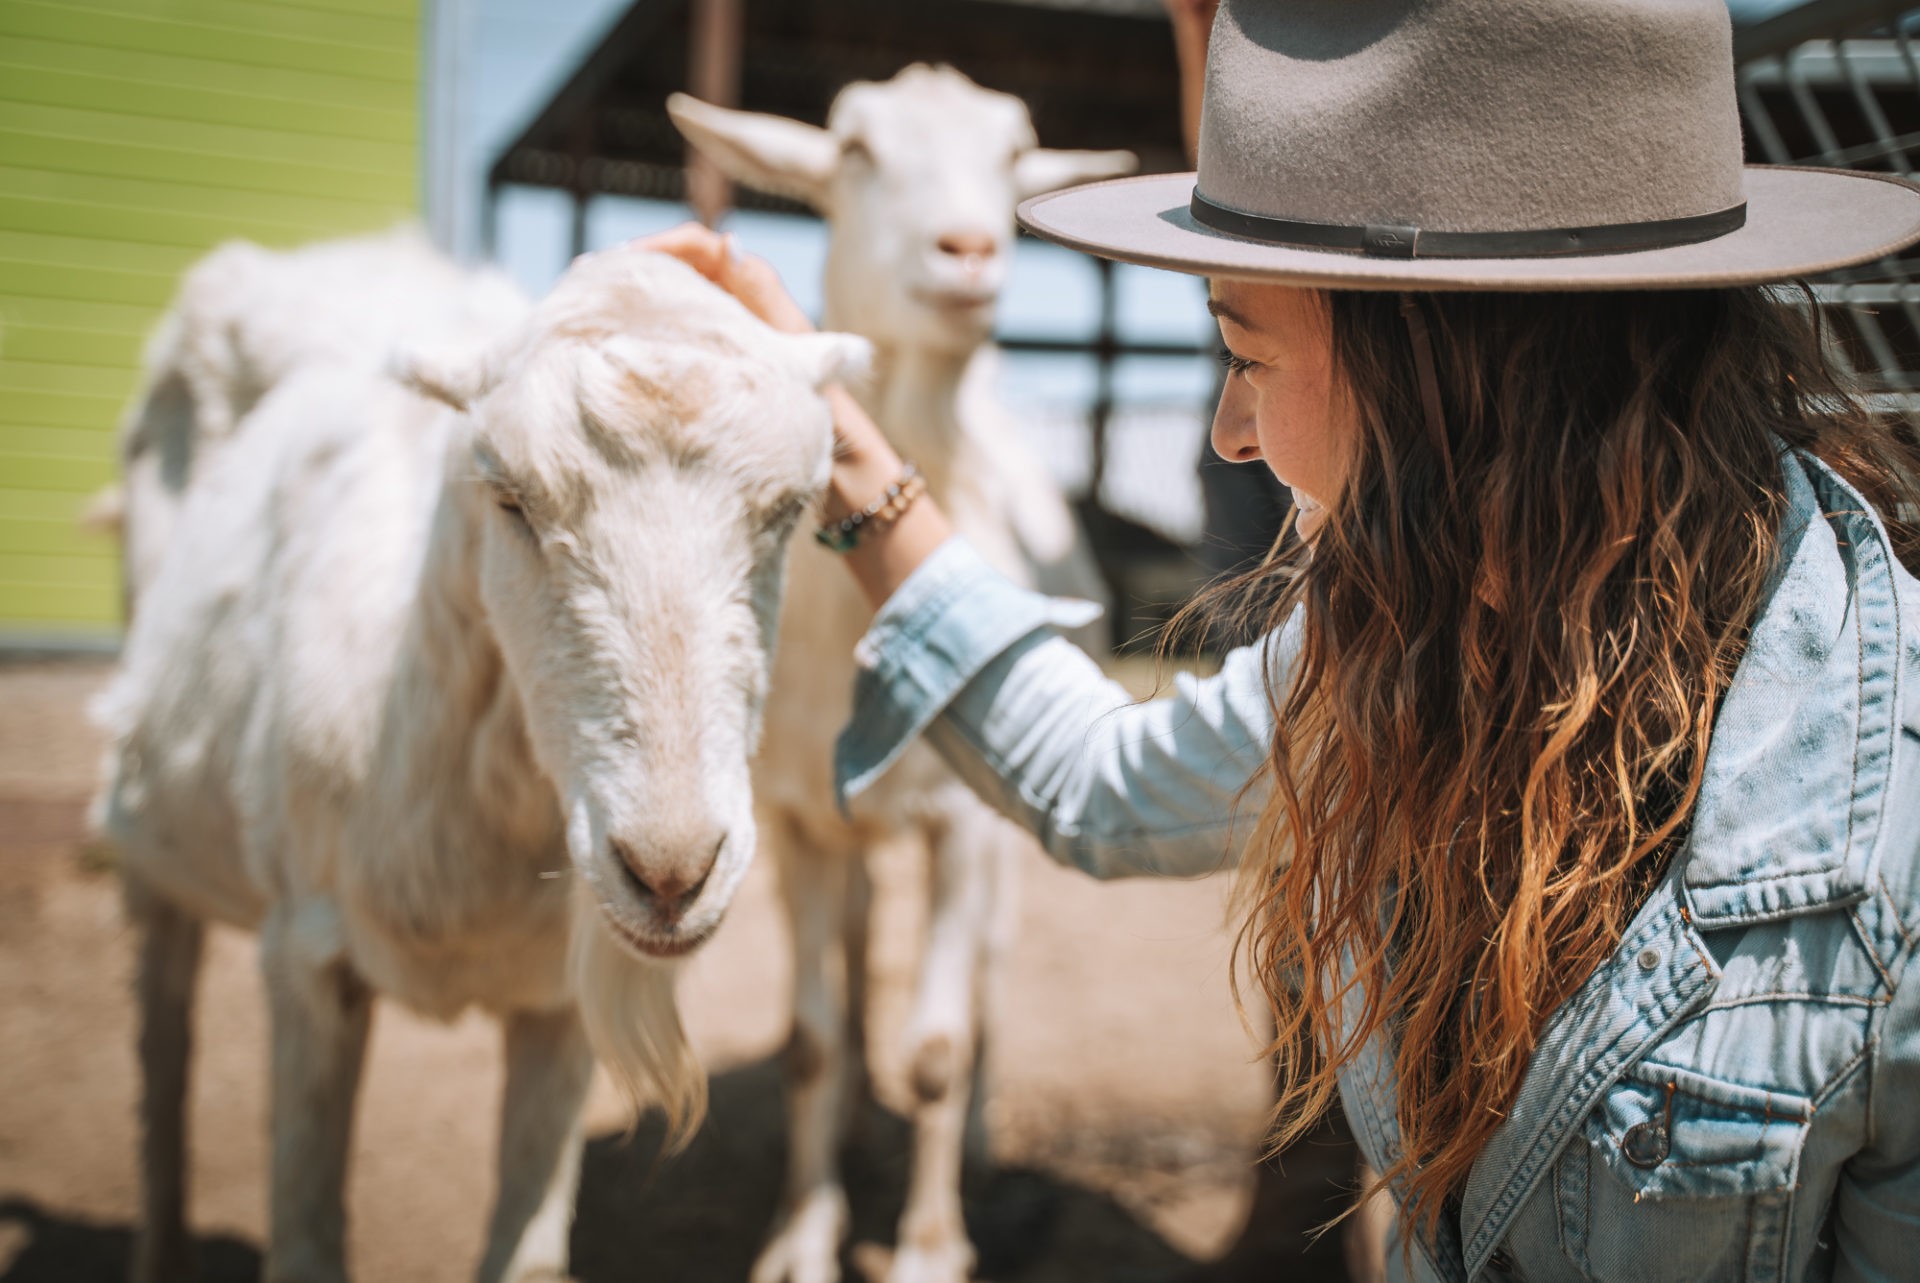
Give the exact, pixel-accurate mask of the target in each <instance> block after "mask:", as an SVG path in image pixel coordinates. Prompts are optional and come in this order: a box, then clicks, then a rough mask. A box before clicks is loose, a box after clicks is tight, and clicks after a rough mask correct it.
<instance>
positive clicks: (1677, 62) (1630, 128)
mask: <svg viewBox="0 0 1920 1283" xmlns="http://www.w3.org/2000/svg"><path fill="white" fill-rule="evenodd" d="M1199 159H1200V165H1199V170H1200V172H1199V176H1198V191H1199V193H1200V194H1201V195H1202V196H1203V197H1204V198H1205V199H1206V200H1208V201H1211V202H1213V203H1214V204H1216V205H1220V206H1223V207H1225V208H1227V209H1229V210H1237V211H1240V212H1243V213H1246V214H1253V215H1259V216H1262V217H1267V218H1276V219H1285V220H1290V221H1296V222H1303V223H1324V224H1333V225H1339V226H1384V227H1405V228H1418V229H1421V230H1424V231H1434V232H1512V231H1532V230H1542V229H1556V228H1572V227H1595V226H1606V225H1614V224H1629V223H1643V222H1654V221H1659V220H1667V219H1692V218H1700V217H1702V216H1706V215H1710V214H1714V213H1717V212H1719V211H1722V210H1727V209H1730V208H1732V207H1735V206H1738V205H1739V204H1740V203H1741V201H1742V188H1741V173H1742V153H1741V142H1740V118H1739V110H1738V106H1737V102H1736V98H1735V89H1734V71H1733V48H1732V25H1731V21H1730V19H1729V17H1728V13H1727V8H1726V5H1725V3H1724V0H1223V3H1222V5H1221V7H1220V12H1219V16H1218V18H1217V19H1216V21H1215V23H1214V29H1213V40H1212V45H1211V48H1210V52H1209V56H1208V67H1207V90H1206V99H1205V106H1204V109H1203V112H1202V120H1201V132H1200V158H1199Z"/></svg>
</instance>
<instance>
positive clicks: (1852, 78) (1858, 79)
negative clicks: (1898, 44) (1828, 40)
mask: <svg viewBox="0 0 1920 1283" xmlns="http://www.w3.org/2000/svg"><path fill="white" fill-rule="evenodd" d="M1850 43H1851V42H1849V41H1846V40H1836V41H1834V42H1833V53H1834V57H1836V58H1838V59H1839V60H1840V64H1841V66H1842V67H1843V68H1844V69H1845V71H1846V76H1847V82H1848V83H1849V84H1850V85H1852V86H1853V97H1854V101H1856V102H1858V103H1859V104H1860V114H1861V115H1863V116H1865V117H1866V118H1867V127H1868V128H1870V129H1872V130H1873V133H1874V137H1875V139H1876V140H1877V141H1878V142H1879V143H1880V144H1881V146H1882V147H1883V148H1885V152H1884V154H1885V156H1886V158H1887V159H1888V160H1890V161H1891V162H1893V169H1894V172H1895V173H1898V174H1911V173H1912V172H1913V162H1912V161H1911V160H1909V159H1908V158H1907V153H1906V149H1905V148H1904V147H1902V146H1901V145H1900V142H1899V140H1898V139H1896V138H1895V137H1894V135H1893V122H1892V121H1890V120H1888V119H1887V113H1886V112H1884V111H1882V110H1880V100H1879V98H1877V97H1876V96H1875V95H1874V92H1873V87H1872V86H1871V85H1869V84H1868V83H1867V82H1866V80H1865V78H1863V77H1862V76H1861V75H1860V71H1859V67H1858V66H1857V65H1856V63H1855V62H1854V60H1853V59H1852V58H1851V57H1850V56H1849V55H1848V53H1847V47H1848V45H1849V44H1850ZM1909 87H1910V86H1909ZM1843 154H1844V153H1843Z"/></svg>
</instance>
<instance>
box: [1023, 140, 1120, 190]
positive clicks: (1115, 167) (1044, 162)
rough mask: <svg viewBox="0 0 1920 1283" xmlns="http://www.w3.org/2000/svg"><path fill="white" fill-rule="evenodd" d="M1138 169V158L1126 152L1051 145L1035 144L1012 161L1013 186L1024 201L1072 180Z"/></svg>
mask: <svg viewBox="0 0 1920 1283" xmlns="http://www.w3.org/2000/svg"><path fill="white" fill-rule="evenodd" d="M1138 168H1140V158H1139V157H1138V156H1136V155H1134V154H1133V153H1132V152H1130V151H1056V150H1054V149H1053V148H1051V147H1035V148H1034V149H1032V150H1031V151H1024V152H1021V153H1020V155H1019V157H1018V158H1017V159H1016V160H1015V161H1014V162H1013V185H1014V187H1015V188H1016V189H1017V190H1018V191H1019V193H1020V199H1021V200H1025V199H1026V198H1027V197H1029V196H1038V195H1039V194H1040V193H1042V192H1050V191H1054V190H1057V189H1058V188H1061V187H1071V186H1073V185H1074V184H1075V183H1091V182H1095V181H1097V180H1099V179H1102V178H1125V177H1126V176H1127V175H1128V174H1131V173H1132V172H1133V171H1134V170H1136V169H1138Z"/></svg>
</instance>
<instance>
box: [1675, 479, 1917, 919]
mask: <svg viewBox="0 0 1920 1283" xmlns="http://www.w3.org/2000/svg"><path fill="white" fill-rule="evenodd" d="M1781 462H1782V471H1783V472H1784V473H1785V476H1786V481H1787V490H1788V497H1789V502H1790V505H1791V507H1790V510H1789V515H1788V518H1787V521H1786V523H1785V527H1784V529H1783V530H1782V537H1781V561H1780V565H1779V568H1778V569H1777V570H1776V572H1775V581H1776V582H1775V584H1774V586H1773V588H1772V590H1771V592H1770V594H1769V596H1768V600H1767V604H1766V606H1765V607H1764V608H1763V609H1762V611H1761V614H1760V618H1759V619H1758V620H1757V621H1756V622H1755V625H1754V629H1753V634H1752V637H1751V638H1750V640H1749V642H1748V646H1747V653H1746V656H1745V658H1744V659H1743V660H1742V661H1741V664H1740V668H1739V671H1738V672H1737V673H1736V674H1735V676H1734V681H1733V685H1732V687H1731V688H1730V689H1729V690H1728V692H1727V697H1726V700H1725V702H1724V703H1723V704H1722V706H1721V709H1720V714H1719V717H1718V718H1717V719H1716V722H1715V725H1714V732H1713V741H1712V744H1711V745H1710V747H1709V748H1708V750H1707V769H1706V778H1705V780H1704V782H1703V784H1702V787H1701V792H1700V798H1699V801H1698V802H1697V803H1696V805H1695V808H1694V819H1693V830H1692V837H1691V840H1690V842H1689V844H1688V853H1687V857H1686V861H1685V866H1684V872H1683V875H1682V876H1683V880H1684V884H1685V897H1686V903H1687V907H1688V908H1689V909H1690V910H1691V912H1692V915H1693V918H1694V921H1696V922H1697V923H1699V924H1700V925H1701V926H1702V927H1705V928H1708V929H1712V928H1715V927H1721V926H1733V925H1737V924H1741V923H1750V922H1761V921H1766V920H1769V919H1774V918H1781V917H1787V916H1789V915H1792V914H1797V913H1806V912H1810V911H1815V910H1821V909H1828V908H1838V907H1841V906H1844V905H1849V904H1853V903H1857V902H1858V901H1860V900H1863V899H1865V898H1866V896H1867V889H1868V886H1869V884H1870V882H1871V879H1872V877H1873V872H1874V867H1875V860H1874V857H1875V840H1876V838H1877V837H1878V835H1879V830H1880V819H1881V815H1882V813H1883V811H1884V810H1885V805H1886V794H1887V787H1888V781H1889V778H1890V777H1891V774H1892V769H1893V748H1894V742H1895V739H1896V737H1897V736H1898V734H1899V729H1900V727H1899V692H1898V674H1899V668H1900V660H1899V657H1900V636H1899V633H1900V622H1901V621H1900V620H1899V617H1898V605H1897V598H1896V594H1895V588H1894V563H1893V559H1892V555H1891V552H1890V550H1889V548H1888V544H1887V537H1886V533H1885V531H1884V530H1883V529H1882V528H1881V526H1880V522H1879V519H1878V518H1877V517H1876V516H1875V515H1874V513H1873V511H1872V509H1871V507H1870V506H1869V505H1868V504H1867V503H1866V501H1865V500H1864V499H1862V498H1861V497H1860V496H1859V495H1858V494H1857V493H1856V492H1855V491H1854V490H1853V489H1852V488H1851V487H1850V486H1848V485H1847V484H1846V483H1845V482H1843V481H1842V480H1841V479H1840V478H1839V477H1838V476H1836V475H1835V474H1834V473H1833V472H1832V471H1831V470H1829V469H1828V468H1827V467H1826V465H1825V464H1823V463H1821V462H1819V461H1818V460H1817V459H1813V458H1811V457H1809V456H1806V455H1800V454H1795V455H1787V456H1784V457H1783V458H1782V461H1781ZM1796 463H1797V464H1798V465H1799V466H1795V464H1796Z"/></svg>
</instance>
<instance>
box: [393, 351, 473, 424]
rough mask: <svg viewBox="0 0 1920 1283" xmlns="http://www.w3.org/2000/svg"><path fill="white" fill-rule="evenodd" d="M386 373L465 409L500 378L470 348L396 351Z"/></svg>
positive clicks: (451, 404) (421, 391) (453, 405)
mask: <svg viewBox="0 0 1920 1283" xmlns="http://www.w3.org/2000/svg"><path fill="white" fill-rule="evenodd" d="M387 373H389V374H391V375H392V376H393V377H394V378H395V379H397V380H399V381H400V382H401V383H402V384H405V385H406V386H407V387H409V388H412V389H413V390H414V391H415V392H418V393H419V394H420V395H421V396H423V397H426V398H428V399H429V400H433V401H438V402H440V404H442V405H448V406H452V407H453V408H454V409H456V410H465V409H467V407H469V406H471V405H472V404H473V403H474V402H475V401H478V400H479V399H480V398H481V397H483V396H485V395H486V394H487V393H488V392H491V391H492V390H493V385H494V384H496V383H498V382H499V381H500V377H499V374H498V372H497V371H496V370H494V368H493V362H491V361H489V360H488V359H487V358H486V357H485V356H483V355H479V354H476V353H474V352H471V351H462V352H399V353H396V354H395V355H394V356H393V357H392V358H391V359H390V360H389V361H388V362H387Z"/></svg>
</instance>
